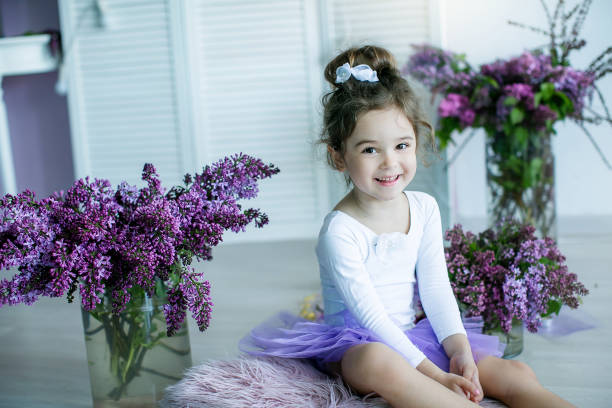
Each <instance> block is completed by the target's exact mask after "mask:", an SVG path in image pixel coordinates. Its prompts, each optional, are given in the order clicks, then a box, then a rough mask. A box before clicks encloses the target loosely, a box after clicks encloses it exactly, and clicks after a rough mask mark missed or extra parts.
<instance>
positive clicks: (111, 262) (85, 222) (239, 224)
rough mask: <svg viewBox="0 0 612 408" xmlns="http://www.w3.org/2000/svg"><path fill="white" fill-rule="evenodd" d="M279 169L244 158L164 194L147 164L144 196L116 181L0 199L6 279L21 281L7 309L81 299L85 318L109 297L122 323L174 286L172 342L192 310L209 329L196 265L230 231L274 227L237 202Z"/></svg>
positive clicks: (3, 288)
mask: <svg viewBox="0 0 612 408" xmlns="http://www.w3.org/2000/svg"><path fill="white" fill-rule="evenodd" d="M278 171H279V170H278V169H277V168H276V167H274V165H265V164H263V163H262V162H261V160H259V159H255V158H253V157H250V156H247V155H243V154H239V155H234V156H232V157H229V158H225V159H223V160H221V161H219V162H217V163H216V164H213V165H212V166H206V167H205V168H204V170H203V172H202V173H201V174H196V175H195V177H192V176H191V175H189V174H188V175H186V176H185V180H184V182H185V186H184V187H183V186H175V187H172V188H171V189H170V190H169V191H168V192H165V191H164V189H163V188H162V186H161V182H160V180H159V177H158V175H157V173H156V171H155V168H154V167H153V165H151V164H146V165H145V166H144V170H143V172H142V179H143V180H144V181H145V182H146V186H145V187H143V188H140V189H138V188H137V187H135V186H130V185H128V184H127V183H125V182H123V183H121V184H120V185H119V186H118V187H117V189H116V190H115V189H113V188H111V185H110V182H109V181H108V180H99V179H96V180H94V181H93V182H92V181H90V180H89V178H86V179H84V180H83V179H81V180H78V181H76V182H75V183H74V185H73V186H72V187H71V188H70V189H69V190H68V191H67V192H66V193H65V194H64V193H63V192H60V193H55V194H53V195H52V196H50V197H48V198H45V199H42V200H36V198H35V196H34V193H32V192H30V191H25V192H24V193H21V194H18V195H16V196H13V195H6V196H4V197H3V198H2V199H0V270H4V269H9V268H13V267H16V268H17V269H18V273H17V274H16V275H15V276H14V277H13V278H12V279H11V280H7V279H3V280H2V281H0V306H4V305H15V304H18V303H26V304H32V303H33V302H35V301H36V300H37V298H38V297H39V296H50V297H59V296H63V295H64V294H67V298H68V301H69V302H72V300H73V298H74V294H75V292H76V291H77V289H78V291H79V294H80V295H81V302H82V306H83V309H84V310H86V311H90V310H94V309H95V308H96V306H97V305H98V304H99V303H101V302H102V301H103V298H104V295H110V298H111V299H112V307H113V311H114V312H115V313H117V314H119V313H120V312H121V311H122V310H123V309H124V308H125V306H126V304H127V302H129V301H130V299H131V297H132V296H133V292H134V291H135V290H137V289H141V290H143V291H144V292H145V293H149V294H151V293H153V292H154V291H155V284H156V280H158V279H159V280H161V281H163V282H167V283H168V287H169V289H168V293H167V294H168V297H169V304H167V305H166V307H165V308H164V312H165V316H166V322H167V326H168V327H167V331H168V335H172V333H173V332H174V331H175V330H176V329H177V328H178V327H180V325H181V323H182V322H183V320H184V319H185V314H186V309H189V310H190V311H191V313H192V315H193V317H194V319H195V320H196V321H197V323H198V327H199V329H200V330H202V331H204V330H205V329H206V328H207V327H208V324H209V321H210V313H211V306H212V303H211V302H210V297H209V290H210V285H209V283H208V281H203V280H202V274H201V273H197V272H195V270H194V268H192V267H191V266H190V264H191V262H192V259H193V257H194V256H195V257H196V259H198V260H210V259H211V248H212V247H214V246H215V245H217V244H218V243H220V242H221V241H222V234H223V233H224V232H225V231H226V230H231V231H234V232H240V231H243V230H244V229H245V226H246V225H247V224H249V223H251V222H252V221H253V222H255V225H256V226H257V227H261V226H263V225H265V224H266V223H267V222H268V218H267V216H266V215H265V214H264V213H262V212H260V210H257V209H252V208H251V209H247V210H242V208H241V206H240V205H239V204H238V203H237V201H236V200H237V199H245V198H253V197H255V196H256V195H257V192H258V189H257V180H259V179H263V178H267V177H270V176H272V175H274V174H276V173H278Z"/></svg>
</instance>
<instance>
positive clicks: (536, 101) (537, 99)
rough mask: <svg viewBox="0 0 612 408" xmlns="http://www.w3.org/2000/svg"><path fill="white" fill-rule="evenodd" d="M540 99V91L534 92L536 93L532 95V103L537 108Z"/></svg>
mask: <svg viewBox="0 0 612 408" xmlns="http://www.w3.org/2000/svg"><path fill="white" fill-rule="evenodd" d="M541 100H542V93H541V92H536V94H535V95H533V105H534V106H535V107H536V108H537V107H538V106H540V101H541Z"/></svg>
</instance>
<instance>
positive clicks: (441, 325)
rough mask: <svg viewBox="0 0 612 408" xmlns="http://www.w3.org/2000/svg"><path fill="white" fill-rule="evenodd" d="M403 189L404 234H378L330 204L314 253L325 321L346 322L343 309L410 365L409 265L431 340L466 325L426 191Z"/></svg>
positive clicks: (419, 356)
mask: <svg viewBox="0 0 612 408" xmlns="http://www.w3.org/2000/svg"><path fill="white" fill-rule="evenodd" d="M405 193H406V197H407V198H408V202H409V204H410V230H409V231H408V233H407V234H404V233H401V232H392V233H384V234H380V235H378V234H376V233H375V232H374V231H372V230H371V229H369V228H368V227H366V226H365V225H363V224H362V223H360V222H359V221H357V220H356V219H355V218H353V217H351V216H350V215H348V214H346V213H344V212H342V211H332V212H331V213H329V214H328V215H327V216H326V217H325V220H324V222H323V226H322V227H321V231H320V233H319V240H318V243H317V247H316V253H317V257H318V260H319V271H320V274H321V286H322V293H323V303H324V308H325V322H326V323H327V324H330V325H334V326H341V325H346V322H345V321H344V318H343V317H342V315H343V313H342V312H343V311H344V310H345V309H348V311H349V312H350V314H351V315H352V316H353V317H354V318H355V319H356V320H357V322H358V323H359V325H361V326H362V327H365V328H367V329H369V330H371V331H372V332H373V333H375V334H376V335H377V336H378V337H379V338H380V339H381V340H382V341H383V342H384V343H385V344H387V345H388V346H390V347H392V348H393V349H395V350H396V351H398V352H399V353H400V354H401V355H403V356H404V357H405V358H406V360H407V361H408V362H409V363H410V364H411V365H412V366H413V367H416V366H417V365H419V364H420V363H421V362H422V361H423V360H424V359H425V355H424V354H423V353H422V352H421V351H420V350H419V349H418V348H417V347H416V346H415V345H414V344H413V343H412V342H411V341H410V340H409V339H408V337H406V335H405V334H404V330H407V329H409V328H411V327H413V326H414V318H415V310H414V306H413V295H414V293H413V291H414V290H413V288H414V283H415V280H416V279H415V271H416V276H418V289H419V296H420V299H421V303H422V304H423V309H424V311H425V314H426V315H427V317H428V319H429V321H430V323H431V325H432V327H433V329H434V332H435V334H436V337H437V339H438V341H439V342H442V341H443V340H444V339H445V338H447V337H448V336H450V335H452V334H457V333H463V334H465V333H466V332H465V329H464V328H463V324H462V323H461V318H460V315H459V309H458V307H457V302H456V300H455V297H454V295H453V292H452V289H451V287H450V283H449V280H448V273H447V269H446V262H445V259H444V247H443V243H442V226H441V221H440V210H439V209H438V204H437V203H436V200H435V199H434V198H433V197H432V196H430V195H428V194H425V193H421V192H414V191H405Z"/></svg>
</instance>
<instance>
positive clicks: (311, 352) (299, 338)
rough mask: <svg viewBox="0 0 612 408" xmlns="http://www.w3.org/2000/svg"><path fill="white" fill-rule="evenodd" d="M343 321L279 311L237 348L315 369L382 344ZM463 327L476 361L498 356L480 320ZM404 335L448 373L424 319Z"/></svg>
mask: <svg viewBox="0 0 612 408" xmlns="http://www.w3.org/2000/svg"><path fill="white" fill-rule="evenodd" d="M345 321H346V322H348V325H347V326H330V325H328V324H325V323H319V322H312V321H309V320H305V319H302V318H301V317H298V316H295V315H293V314H291V313H287V312H280V313H278V314H277V315H276V316H274V317H273V318H272V319H270V320H268V321H266V322H264V323H262V324H260V325H259V326H257V327H256V328H254V329H253V330H251V332H250V333H249V334H248V335H246V336H245V337H244V338H243V339H242V340H241V341H240V346H239V347H240V350H241V351H243V352H245V353H247V354H250V355H253V356H274V357H286V358H304V359H313V360H314V361H315V363H316V364H317V365H318V366H320V367H324V366H325V364H326V363H331V362H337V361H340V360H341V359H342V356H343V355H344V353H345V352H346V351H347V350H348V349H349V348H351V347H353V346H356V345H358V344H364V343H371V342H381V343H382V342H383V341H382V340H381V339H379V338H378V337H377V336H376V335H375V334H374V333H372V332H371V331H370V330H368V329H366V328H363V327H359V326H358V325H356V324H354V322H351V319H346V318H345ZM463 325H464V327H465V330H466V332H467V337H468V341H469V343H470V347H471V348H472V354H473V355H474V360H475V361H476V362H478V361H479V360H480V359H482V358H484V357H486V356H496V357H501V356H502V354H503V351H504V348H505V346H506V345H505V344H503V343H500V341H499V338H498V337H497V336H489V335H486V334H482V326H483V321H482V319H481V318H466V319H464V320H463ZM405 333H406V336H407V337H408V338H409V339H410V341H412V343H413V344H414V345H415V346H416V347H417V348H419V350H421V351H422V352H423V354H425V356H427V358H428V359H429V360H431V361H432V362H433V363H434V364H436V365H437V366H438V367H440V368H441V369H442V370H444V371H446V372H448V370H449V359H448V357H447V356H446V352H445V351H444V348H443V347H442V345H441V344H440V343H438V339H437V338H436V335H435V333H434V331H433V329H432V327H431V325H430V324H429V320H428V319H423V320H420V321H419V322H418V323H417V324H416V326H414V327H413V328H411V329H408V330H406V331H405Z"/></svg>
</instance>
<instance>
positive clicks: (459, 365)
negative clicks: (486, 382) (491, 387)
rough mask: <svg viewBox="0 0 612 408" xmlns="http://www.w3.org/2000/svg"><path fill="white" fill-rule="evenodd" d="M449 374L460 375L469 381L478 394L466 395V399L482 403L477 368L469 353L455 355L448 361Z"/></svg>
mask: <svg viewBox="0 0 612 408" xmlns="http://www.w3.org/2000/svg"><path fill="white" fill-rule="evenodd" d="M450 372H451V373H452V374H456V375H460V376H461V377H463V378H465V379H466V380H468V381H470V382H471V383H472V384H473V385H474V386H475V387H476V389H477V390H478V393H470V394H468V395H467V397H468V399H470V400H471V401H473V402H475V403H478V402H480V401H482V398H483V396H484V395H483V392H482V386H481V385H480V380H479V378H478V368H477V367H476V363H475V362H474V358H473V357H472V354H471V353H455V354H453V356H452V357H451V359H450Z"/></svg>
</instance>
